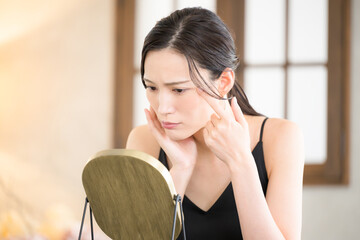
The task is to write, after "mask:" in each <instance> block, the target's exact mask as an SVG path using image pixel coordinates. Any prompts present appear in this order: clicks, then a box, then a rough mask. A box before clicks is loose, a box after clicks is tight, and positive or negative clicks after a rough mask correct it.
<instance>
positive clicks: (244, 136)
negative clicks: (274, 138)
mask: <svg viewBox="0 0 360 240" xmlns="http://www.w3.org/2000/svg"><path fill="white" fill-rule="evenodd" d="M197 92H198V94H199V95H200V96H201V97H203V98H204V99H205V101H206V102H207V103H208V104H209V105H210V106H211V108H212V109H213V110H214V111H215V112H216V114H212V115H211V119H210V121H209V122H208V123H207V124H206V126H205V128H204V131H203V133H204V139H205V143H206V145H207V146H208V147H209V148H210V150H211V151H212V152H213V153H214V154H215V155H216V156H217V157H218V158H219V159H220V160H222V161H223V162H225V163H226V164H227V165H228V166H229V167H230V166H231V165H233V164H238V163H240V162H241V161H242V159H243V158H244V157H246V156H249V154H250V155H251V147H250V134H249V126H248V123H247V122H246V120H245V117H244V115H243V113H242V111H241V109H240V106H239V105H238V103H237V100H236V98H235V97H234V98H233V99H231V106H230V104H229V102H228V101H227V100H218V99H216V98H213V97H211V96H209V95H208V94H207V93H205V92H203V91H202V90H200V89H197ZM223 102H225V109H224V105H222V104H223ZM239 161H240V162H239Z"/></svg>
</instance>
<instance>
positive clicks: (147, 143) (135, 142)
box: [126, 125, 160, 158]
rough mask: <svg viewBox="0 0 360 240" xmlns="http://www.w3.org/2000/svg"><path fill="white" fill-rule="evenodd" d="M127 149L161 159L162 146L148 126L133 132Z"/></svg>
mask: <svg viewBox="0 0 360 240" xmlns="http://www.w3.org/2000/svg"><path fill="white" fill-rule="evenodd" d="M126 148H127V149H135V150H139V151H142V152H145V153H147V154H150V155H151V156H153V157H155V158H158V157H159V152H160V146H159V144H158V143H157V141H156V139H155V138H154V136H153V135H152V134H151V132H150V130H149V127H148V126H147V125H141V126H138V127H135V128H134V129H133V130H131V132H130V134H129V136H128V139H127V142H126Z"/></svg>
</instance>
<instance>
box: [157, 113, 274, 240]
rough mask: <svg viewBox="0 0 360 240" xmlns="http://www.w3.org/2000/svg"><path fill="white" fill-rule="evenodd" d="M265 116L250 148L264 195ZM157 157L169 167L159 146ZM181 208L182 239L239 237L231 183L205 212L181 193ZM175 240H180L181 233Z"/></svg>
mask: <svg viewBox="0 0 360 240" xmlns="http://www.w3.org/2000/svg"><path fill="white" fill-rule="evenodd" d="M267 119H268V118H265V120H264V121H263V123H262V125H261V132H260V140H259V142H258V143H257V144H256V146H255V148H254V150H253V151H252V155H253V156H254V159H255V162H256V166H257V170H258V173H259V178H260V182H261V186H262V189H263V192H264V195H266V189H267V185H268V177H267V173H266V168H265V161H264V153H263V146H262V134H263V129H264V124H265V122H266V120H267ZM159 160H160V161H161V162H162V163H163V164H164V165H165V167H166V168H167V169H169V166H168V163H167V159H166V154H165V152H164V150H163V149H160V154H159ZM183 210H184V218H185V219H184V222H185V230H186V238H187V239H188V240H204V239H206V240H224V239H226V240H235V239H236V240H240V239H243V238H242V235H241V228H240V222H239V216H238V213H237V209H236V203H235V197H234V192H233V188H232V184H231V182H230V184H229V185H228V186H227V188H226V189H225V190H224V192H223V193H222V194H221V195H220V197H219V198H218V199H217V200H216V202H215V203H214V205H212V206H211V208H210V209H209V210H208V211H206V212H205V211H203V210H202V209H200V208H199V207H198V206H196V204H194V203H193V202H192V201H191V200H190V199H188V198H187V197H186V195H184V199H183ZM177 240H183V233H182V232H181V233H180V235H179V237H178V238H177Z"/></svg>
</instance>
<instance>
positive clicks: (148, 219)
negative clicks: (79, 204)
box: [82, 149, 181, 239]
mask: <svg viewBox="0 0 360 240" xmlns="http://www.w3.org/2000/svg"><path fill="white" fill-rule="evenodd" d="M82 177H83V185H84V189H85V192H86V195H87V197H88V199H89V202H90V206H91V208H92V210H93V213H94V217H95V219H96V222H97V223H98V225H99V226H100V228H101V229H102V230H103V231H104V232H105V233H106V234H107V235H108V236H109V237H111V238H112V239H170V238H171V231H172V223H173V214H174V207H175V204H174V201H173V199H172V198H173V196H174V195H176V192H175V187H174V184H173V182H172V179H171V176H170V173H169V171H168V170H167V169H166V168H165V167H164V166H163V165H162V164H161V163H160V162H159V161H158V160H157V159H155V158H153V157H152V156H150V155H148V154H146V153H143V152H140V151H136V150H128V149H112V150H105V151H102V152H99V153H98V154H96V155H95V156H94V158H92V159H90V161H89V162H88V163H87V165H86V166H85V168H84V171H83V175H82ZM177 213H178V214H177V225H176V234H175V236H178V235H179V233H180V230H181V229H180V211H179V208H178V212H177Z"/></svg>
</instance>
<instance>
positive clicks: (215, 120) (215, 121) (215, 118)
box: [210, 114, 221, 127]
mask: <svg viewBox="0 0 360 240" xmlns="http://www.w3.org/2000/svg"><path fill="white" fill-rule="evenodd" d="M210 121H211V123H212V125H214V127H216V126H217V125H218V124H219V123H220V121H221V120H220V119H219V117H218V116H216V114H212V115H211V118H210Z"/></svg>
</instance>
